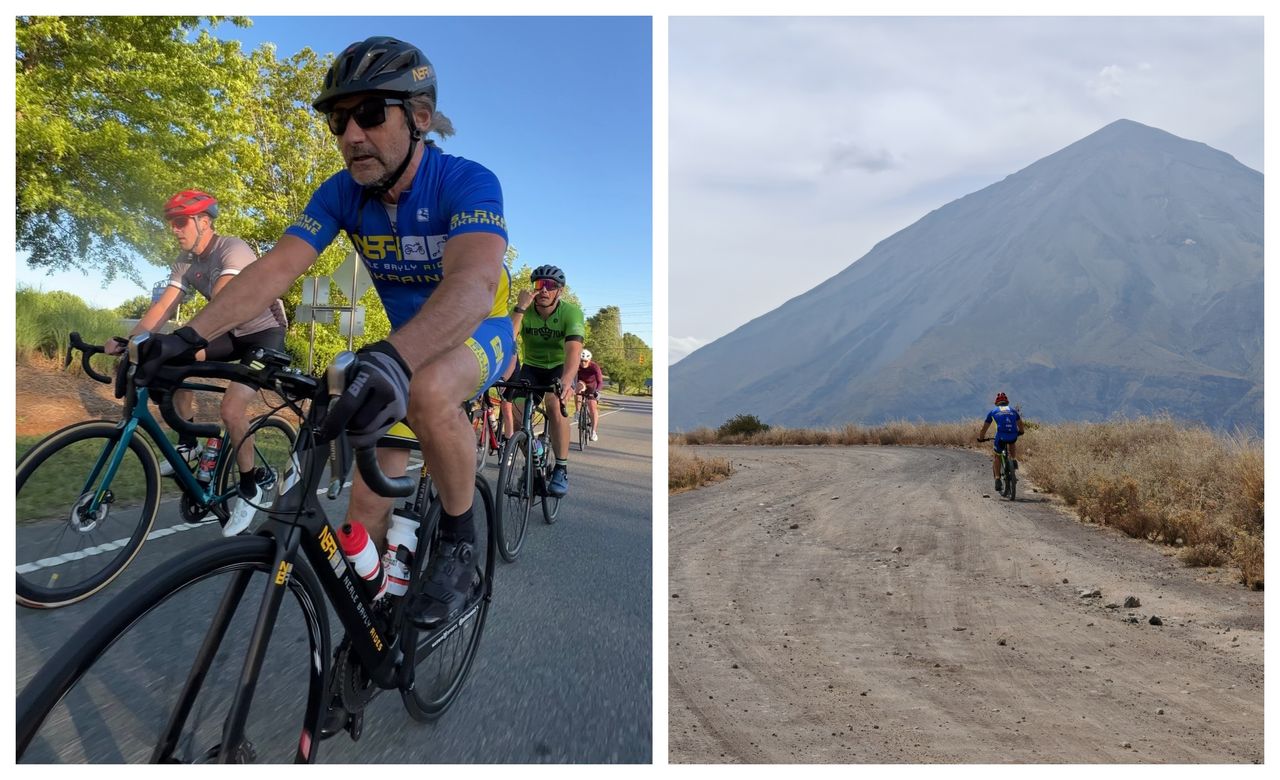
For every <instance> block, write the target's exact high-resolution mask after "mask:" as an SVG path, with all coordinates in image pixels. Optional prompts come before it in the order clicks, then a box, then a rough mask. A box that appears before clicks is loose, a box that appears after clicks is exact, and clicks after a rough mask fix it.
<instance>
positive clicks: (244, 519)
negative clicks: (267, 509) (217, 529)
mask: <svg viewBox="0 0 1280 780" xmlns="http://www.w3.org/2000/svg"><path fill="white" fill-rule="evenodd" d="M261 497H262V491H261V490H259V489H258V486H257V485H254V486H253V495H252V496H249V497H248V498H246V497H245V496H243V495H240V494H237V495H236V497H235V498H233V499H231V516H230V517H228V518H227V524H226V525H224V526H223V527H222V535H223V536H239V535H240V534H241V533H242V532H243V531H244V530H245V529H246V528H248V527H249V523H251V522H253V516H254V515H256V514H257V513H258V508H257V507H256V506H254V504H256V503H257V502H258V499H259V498H261Z"/></svg>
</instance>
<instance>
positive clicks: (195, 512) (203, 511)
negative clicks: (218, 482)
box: [178, 493, 209, 525]
mask: <svg viewBox="0 0 1280 780" xmlns="http://www.w3.org/2000/svg"><path fill="white" fill-rule="evenodd" d="M178 511H179V512H180V513H181V514H182V519H183V520H185V521H187V522H188V523H191V524H193V525H194V524H195V523H199V522H203V521H204V519H205V518H206V517H207V516H208V514H209V507H207V506H205V505H204V504H201V503H197V502H196V501H195V500H194V499H192V498H191V495H190V494H188V493H183V494H182V499H181V500H180V501H179V502H178Z"/></svg>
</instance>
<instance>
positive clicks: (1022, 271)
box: [670, 120, 1263, 431]
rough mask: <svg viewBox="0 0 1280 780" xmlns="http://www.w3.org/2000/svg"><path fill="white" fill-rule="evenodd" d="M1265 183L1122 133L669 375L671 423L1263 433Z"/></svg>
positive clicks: (987, 195) (1187, 149) (1014, 184)
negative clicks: (1128, 427) (1191, 428)
mask: <svg viewBox="0 0 1280 780" xmlns="http://www.w3.org/2000/svg"><path fill="white" fill-rule="evenodd" d="M1262 244H1263V222H1262V175H1261V174H1260V173H1258V172H1257V171H1254V170H1252V169H1249V168H1247V167H1245V166H1244V165H1241V164H1240V163H1239V162H1237V161H1236V160H1235V159H1234V158H1232V157H1231V156H1230V155H1227V154H1225V153H1223V152H1220V151H1218V150H1215V149H1212V148H1211V147H1209V146H1206V145H1204V144H1201V143H1195V142H1192V141H1187V140H1184V139H1181V138H1178V137H1176V136H1173V135H1170V134H1169V133H1166V132H1163V131H1161V130H1157V129H1155V128H1150V127H1146V126H1144V125H1140V124H1138V123H1136V122H1131V121H1128V120H1120V121H1117V122H1114V123H1112V124H1110V125H1107V126H1106V127H1104V128H1102V129H1101V130H1099V131H1098V132H1096V133H1094V134H1092V135H1090V136H1088V137H1086V138H1084V139H1082V140H1080V141H1078V142H1076V143H1074V144H1072V145H1070V146H1068V147H1066V148H1064V149H1062V150H1060V151H1058V152H1056V153H1054V154H1052V155H1050V156H1048V157H1046V158H1044V159H1042V160H1040V161H1038V162H1036V163H1034V164H1032V165H1030V166H1028V167H1027V168H1024V169H1023V170H1021V171H1018V172H1017V173H1015V174H1013V175H1011V176H1009V177H1007V178H1005V179H1004V180H1003V181H1000V182H998V183H996V184H993V185H991V186H989V187H986V188H984V189H982V190H980V191H978V192H975V193H972V194H970V195H967V196H965V197H963V198H960V199H959V200H956V201H954V202H952V203H949V204H947V205H946V206H944V207H942V208H939V209H937V210H935V211H933V212H931V213H930V214H928V215H926V216H925V217H924V218H922V219H920V220H919V221H918V222H916V223H915V224H913V225H911V226H910V227H907V228H905V229H904V230H902V231H900V232H898V233H896V234H894V235H893V236H891V237H889V238H888V239H885V240H884V241H882V242H880V243H879V244H877V245H876V246H875V247H874V248H873V249H872V250H871V251H870V252H868V253H867V254H866V255H865V256H864V257H863V258H862V259H860V260H859V261H857V262H855V263H854V264H852V265H851V266H849V267H848V268H846V269H845V270H844V271H842V272H841V273H839V274H837V275H836V276H834V277H832V278H831V279H829V280H827V281H826V282H824V283H823V284H821V285H819V286H818V287H816V288H814V289H813V290H810V291H809V292H807V293H804V294H803V295H800V296H798V297H796V298H794V299H792V300H790V301H788V302H787V303H785V304H783V305H782V306H780V307H779V308H777V309H775V310H774V311H772V312H769V313H768V314H766V315H764V316H762V317H759V318H757V319H756V320H753V321H752V322H749V323H747V324H746V325H743V326H742V327H740V328H738V329H737V330H735V331H734V332H732V333H730V334H728V335H726V336H725V337H723V338H721V339H718V340H717V341H715V342H712V343H711V344H708V345H707V346H705V347H703V348H701V349H699V350H697V351H696V352H694V353H693V354H691V355H689V356H688V357H687V358H685V359H684V360H682V361H680V362H679V363H677V364H675V365H674V366H672V367H671V373H670V376H671V425H672V427H673V428H677V429H679V428H688V427H692V426H695V425H700V424H707V425H715V424H718V423H720V422H722V421H723V420H724V419H726V418H727V417H729V416H731V415H733V414H736V413H739V412H750V413H753V414H758V415H760V416H761V417H762V418H764V419H765V420H766V421H769V422H773V423H780V424H787V425H819V424H826V423H836V422H843V421H860V422H866V423H874V422H880V421H883V420H886V419H894V418H899V417H909V418H922V419H926V420H934V419H946V420H954V419H958V418H963V417H975V416H978V415H980V414H982V413H983V412H984V411H985V409H986V406H987V403H988V402H989V401H990V397H991V396H993V395H994V393H995V391H996V390H998V389H1003V390H1005V391H1006V392H1008V393H1009V394H1010V397H1011V398H1013V399H1014V402H1015V403H1019V402H1020V403H1021V404H1022V405H1023V409H1024V412H1026V413H1028V414H1029V415H1031V416H1034V417H1036V418H1039V419H1045V420H1062V419H1084V420H1101V419H1106V418H1108V417H1111V416H1112V415H1114V414H1117V413H1120V414H1128V415H1134V414H1150V413H1154V412H1161V411H1167V412H1170V413H1172V414H1174V415H1176V416H1179V417H1184V418H1189V419H1196V420H1203V421H1205V422H1207V423H1208V424H1210V425H1212V426H1214V427H1223V428H1229V427H1232V426H1235V425H1244V426H1249V427H1253V428H1255V429H1257V430H1259V431H1261V429H1262Z"/></svg>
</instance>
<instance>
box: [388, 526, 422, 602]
mask: <svg viewBox="0 0 1280 780" xmlns="http://www.w3.org/2000/svg"><path fill="white" fill-rule="evenodd" d="M400 511H401V510H396V511H395V512H392V513H391V527H390V528H389V529H387V551H386V552H385V553H383V554H382V570H383V571H384V572H386V576H387V595H389V596H403V595H404V594H405V591H406V590H408V588H409V564H410V562H411V561H412V560H413V553H414V552H415V551H416V550H417V549H418V521H417V519H416V518H414V517H412V516H410V515H402V514H400Z"/></svg>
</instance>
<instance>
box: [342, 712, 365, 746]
mask: <svg viewBox="0 0 1280 780" xmlns="http://www.w3.org/2000/svg"><path fill="white" fill-rule="evenodd" d="M346 728H347V733H348V734H350V735H351V741H352V742H359V741H360V735H361V734H363V733H364V713H363V712H357V713H356V714H354V715H352V716H351V717H350V718H348V719H347V726H346Z"/></svg>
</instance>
